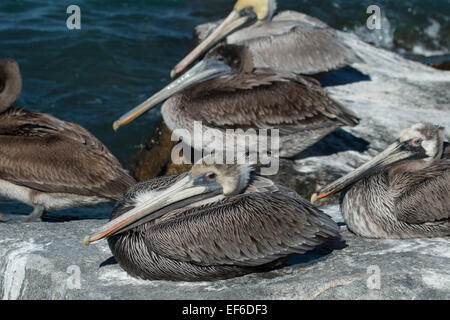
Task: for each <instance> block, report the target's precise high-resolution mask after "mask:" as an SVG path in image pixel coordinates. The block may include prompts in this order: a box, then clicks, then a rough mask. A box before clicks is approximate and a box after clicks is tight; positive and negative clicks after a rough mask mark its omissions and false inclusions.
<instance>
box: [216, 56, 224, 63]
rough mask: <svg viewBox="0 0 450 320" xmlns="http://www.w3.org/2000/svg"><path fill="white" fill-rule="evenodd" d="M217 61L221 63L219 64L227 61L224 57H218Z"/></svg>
mask: <svg viewBox="0 0 450 320" xmlns="http://www.w3.org/2000/svg"><path fill="white" fill-rule="evenodd" d="M217 61H219V62H224V61H225V58H224V57H222V56H218V57H217Z"/></svg>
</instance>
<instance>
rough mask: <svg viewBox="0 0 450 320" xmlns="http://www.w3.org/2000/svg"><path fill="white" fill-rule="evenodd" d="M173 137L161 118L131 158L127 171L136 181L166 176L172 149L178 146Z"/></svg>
mask: <svg viewBox="0 0 450 320" xmlns="http://www.w3.org/2000/svg"><path fill="white" fill-rule="evenodd" d="M171 135H172V133H171V131H170V130H169V128H167V126H166V125H165V124H164V121H163V120H162V118H160V120H159V121H158V123H157V124H156V126H155V129H154V130H153V132H151V133H150V135H149V137H148V138H147V140H146V142H145V144H144V145H143V146H142V147H141V149H140V150H139V151H137V152H136V153H135V154H134V155H132V156H131V158H130V160H129V161H128V163H127V169H128V170H129V171H130V173H131V175H132V176H133V177H134V178H135V179H136V180H138V181H140V180H145V179H150V178H154V177H156V176H158V175H163V174H165V170H166V168H167V166H168V164H169V163H170V155H171V152H172V148H173V147H174V146H175V145H176V144H177V142H176V141H172V140H171Z"/></svg>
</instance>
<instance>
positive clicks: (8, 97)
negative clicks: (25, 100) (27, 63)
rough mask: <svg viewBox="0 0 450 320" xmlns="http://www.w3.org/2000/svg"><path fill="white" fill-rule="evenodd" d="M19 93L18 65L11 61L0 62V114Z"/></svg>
mask: <svg viewBox="0 0 450 320" xmlns="http://www.w3.org/2000/svg"><path fill="white" fill-rule="evenodd" d="M21 91H22V77H21V76H20V70H19V65H18V64H17V63H16V62H15V61H14V60H12V59H3V60H0V112H2V111H5V110H6V109H7V108H9V107H10V106H11V104H12V103H13V102H14V101H16V100H17V98H18V97H19V95H20V92H21Z"/></svg>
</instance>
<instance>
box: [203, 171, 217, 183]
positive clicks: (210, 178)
mask: <svg viewBox="0 0 450 320" xmlns="http://www.w3.org/2000/svg"><path fill="white" fill-rule="evenodd" d="M216 176H217V175H216V173H215V172H212V171H210V172H207V173H206V174H205V178H206V180H208V181H213V180H216Z"/></svg>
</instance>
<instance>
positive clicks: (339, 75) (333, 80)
mask: <svg viewBox="0 0 450 320" xmlns="http://www.w3.org/2000/svg"><path fill="white" fill-rule="evenodd" d="M316 79H317V81H319V82H320V84H321V85H322V87H332V86H342V85H344V84H349V83H354V82H360V81H370V80H371V79H370V77H369V76H368V75H367V74H364V73H362V72H361V71H359V70H357V69H355V68H352V67H350V66H348V67H345V68H342V69H339V70H336V71H333V72H329V73H326V74H323V75H319V76H317V77H316Z"/></svg>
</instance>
